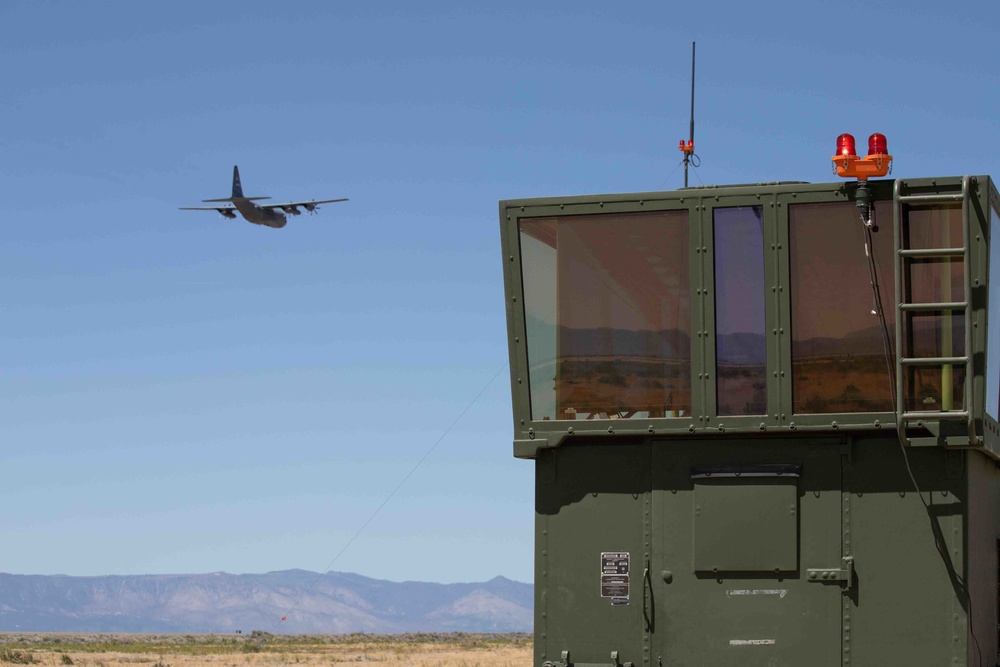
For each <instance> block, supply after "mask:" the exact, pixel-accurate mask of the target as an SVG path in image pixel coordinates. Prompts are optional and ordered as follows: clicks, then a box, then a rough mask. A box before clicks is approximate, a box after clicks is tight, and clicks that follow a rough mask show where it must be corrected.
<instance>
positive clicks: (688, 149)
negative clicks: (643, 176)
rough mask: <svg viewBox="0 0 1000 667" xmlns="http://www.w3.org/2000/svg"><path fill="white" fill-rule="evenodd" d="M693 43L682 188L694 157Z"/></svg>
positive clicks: (685, 185)
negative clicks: (689, 125) (688, 122)
mask: <svg viewBox="0 0 1000 667" xmlns="http://www.w3.org/2000/svg"><path fill="white" fill-rule="evenodd" d="M694 45H695V43H694V42H691V128H690V132H689V134H688V142H687V145H686V146H685V145H684V140H683V139H682V140H681V145H680V149H681V151H683V152H684V187H687V186H688V165H689V164H691V156H692V155H694Z"/></svg>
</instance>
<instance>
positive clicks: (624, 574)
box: [601, 551, 629, 605]
mask: <svg viewBox="0 0 1000 667" xmlns="http://www.w3.org/2000/svg"><path fill="white" fill-rule="evenodd" d="M628 570H629V554H628V552H627V551H604V552H601V597H602V598H612V600H611V602H612V604H615V605H620V604H628V597H629V595H628V578H629V572H628Z"/></svg>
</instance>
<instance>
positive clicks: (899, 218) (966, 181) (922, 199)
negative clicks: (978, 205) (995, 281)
mask: <svg viewBox="0 0 1000 667" xmlns="http://www.w3.org/2000/svg"><path fill="white" fill-rule="evenodd" d="M972 185H973V179H972V177H971V176H963V177H962V190H961V192H953V193H935V194H929V195H903V194H902V186H903V181H902V179H896V182H895V184H894V187H893V193H892V199H893V236H894V241H895V251H896V252H895V258H894V262H893V263H894V264H895V269H896V285H895V289H896V354H897V356H898V361H897V363H896V429H897V431H898V432H899V439H900V441H902V442H904V443H906V444H910V440H909V438H907V436H906V427H907V425H908V424H909V423H911V422H921V421H923V420H948V421H964V422H966V425H967V427H968V431H969V444H970V445H971V446H976V445H978V444H979V436H978V435H977V434H976V422H975V416H974V413H973V406H975V400H974V396H973V366H972V263H971V261H970V259H971V258H970V257H969V254H970V252H969V248H970V247H971V245H970V242H969V215H970V206H971V201H970V198H971V192H972ZM957 201H958V202H961V203H962V245H961V246H960V247H951V248H920V249H913V248H907V247H904V246H905V244H904V239H903V207H904V205H906V204H943V203H951V202H957ZM942 257H944V258H961V259H962V262H963V269H964V283H965V284H964V285H963V288H964V296H963V300H962V301H942V302H937V303H911V302H908V301H904V295H905V294H906V293H908V292H909V291H910V290H908V289H904V280H906V279H907V275H908V273H909V262H910V261H911V260H914V259H931V258H942ZM906 287H908V285H907V286H906ZM939 310H940V311H951V312H952V313H958V312H959V311H961V313H962V317H963V318H964V323H965V349H964V352H965V354H963V355H962V356H948V357H904V356H903V352H904V350H903V327H904V325H905V324H906V323H907V318H909V317H910V316H911V315H912V314H914V313H927V312H933V311H939ZM954 364H964V365H965V383H964V396H963V401H962V405H963V409H961V410H906V407H905V401H904V395H903V390H904V385H905V382H906V371H907V369H908V368H911V367H914V366H940V367H942V368H944V367H945V366H951V365H954ZM944 391H945V389H944V387H943V386H942V393H943V392H944ZM920 425H922V424H920Z"/></svg>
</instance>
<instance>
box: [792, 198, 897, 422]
mask: <svg viewBox="0 0 1000 667" xmlns="http://www.w3.org/2000/svg"><path fill="white" fill-rule="evenodd" d="M875 215H876V220H878V221H881V223H882V224H881V226H880V227H879V230H878V231H877V232H875V233H873V234H872V237H873V241H872V243H873V245H874V257H875V265H876V267H877V269H878V280H879V287H880V290H879V293H880V294H881V298H882V304H883V308H884V310H885V318H886V326H887V328H888V330H889V341H890V346H892V345H894V344H895V342H894V341H895V339H894V335H895V334H894V333H893V331H894V327H895V312H894V310H893V306H894V303H895V301H894V299H895V296H894V283H895V272H894V269H893V238H892V225H891V220H892V209H891V203H890V202H885V201H878V202H875ZM788 224H789V238H790V242H791V243H790V246H791V247H790V248H789V270H790V274H791V286H790V287H791V295H790V296H791V318H792V410H793V412H795V413H796V414H803V413H839V412H890V411H892V393H891V392H892V388H891V387H892V386H893V384H894V383H895V378H894V376H893V373H891V372H890V370H889V367H888V365H887V363H886V357H885V347H884V343H883V335H882V330H881V328H880V323H879V318H878V317H877V316H876V315H875V314H874V312H873V311H874V310H875V307H874V303H873V302H874V296H873V293H872V286H871V281H870V278H869V271H868V260H867V258H866V256H865V238H864V229H863V227H862V223H861V220H860V216H859V215H858V210H857V208H856V207H855V206H854V204H853V203H851V202H845V203H835V204H797V205H793V206H789V207H788ZM890 361H891V363H892V365H893V366H894V365H895V351H894V350H892V349H891V348H890Z"/></svg>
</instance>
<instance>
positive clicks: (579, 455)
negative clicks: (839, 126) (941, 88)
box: [500, 176, 1000, 667]
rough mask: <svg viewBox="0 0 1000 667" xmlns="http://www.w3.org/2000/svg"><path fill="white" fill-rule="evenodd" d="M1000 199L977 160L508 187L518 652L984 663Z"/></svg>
mask: <svg viewBox="0 0 1000 667" xmlns="http://www.w3.org/2000/svg"><path fill="white" fill-rule="evenodd" d="M859 197H861V198H863V200H864V201H863V202H861V203H862V204H863V207H859V206H858V201H857V200H858V198H859ZM859 208H863V210H864V212H865V214H864V215H861V214H859ZM998 215H1000V196H998V194H997V189H996V187H995V185H994V183H993V181H992V180H991V179H990V178H989V177H988V176H976V177H969V176H966V177H946V178H926V179H905V180H895V181H893V180H871V181H868V182H867V183H865V184H864V187H861V188H859V184H858V183H854V182H848V183H826V184H807V183H778V184H773V183H772V184H758V185H741V186H724V187H704V188H691V189H684V190H679V191H672V192H647V193H634V194H614V195H596V196H578V197H557V198H543V199H524V200H508V201H502V202H500V227H501V239H502V248H503V259H504V261H503V266H504V285H505V298H506V311H507V334H508V343H509V352H510V369H511V392H512V399H513V426H514V455H515V456H516V457H518V458H523V459H528V460H531V461H533V462H534V466H535V476H536V477H535V480H536V481H535V526H536V529H535V652H534V663H533V664H535V665H536V666H538V667H541V666H543V665H547V666H561V665H576V666H577V667H596V666H599V665H600V666H621V665H629V664H631V665H634V666H639V665H646V666H656V667H659V666H661V665H663V666H667V665H692V666H693V665H697V666H698V667H713V666H718V667H722V666H728V665H743V666H753V665H761V666H764V665H768V666H783V665H787V666H789V667H800V666H802V665H810V666H811V667H820V666H829V667H833V666H834V665H837V666H840V667H843V666H848V667H849V666H851V665H858V666H860V665H909V666H917V665H926V666H928V667H931V666H934V667H938V666H941V665H975V666H977V667H984V666H989V667H992V666H993V665H995V664H997V660H998V616H1000V609H998V607H1000V594H998V570H1000V560H998V554H1000V468H998V463H997V462H998V460H1000V422H998V417H1000V388H998V387H1000V279H998V278H997V277H996V276H991V275H990V274H991V272H992V271H1000V268H997V267H1000V234H998V235H997V237H996V238H992V232H993V230H994V228H995V227H994V226H995V225H996V224H998V222H1000V221H998ZM991 287H995V289H991Z"/></svg>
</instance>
